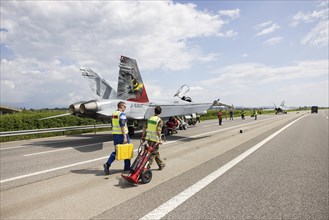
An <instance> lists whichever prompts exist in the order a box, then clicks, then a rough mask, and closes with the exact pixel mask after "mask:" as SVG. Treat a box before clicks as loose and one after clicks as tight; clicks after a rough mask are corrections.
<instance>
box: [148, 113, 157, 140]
mask: <svg viewBox="0 0 329 220" xmlns="http://www.w3.org/2000/svg"><path fill="white" fill-rule="evenodd" d="M160 120H161V118H160V117H158V116H152V117H151V118H149V119H148V120H147V131H146V140H150V141H154V142H158V141H159V137H158V129H157V127H158V124H159V122H160Z"/></svg>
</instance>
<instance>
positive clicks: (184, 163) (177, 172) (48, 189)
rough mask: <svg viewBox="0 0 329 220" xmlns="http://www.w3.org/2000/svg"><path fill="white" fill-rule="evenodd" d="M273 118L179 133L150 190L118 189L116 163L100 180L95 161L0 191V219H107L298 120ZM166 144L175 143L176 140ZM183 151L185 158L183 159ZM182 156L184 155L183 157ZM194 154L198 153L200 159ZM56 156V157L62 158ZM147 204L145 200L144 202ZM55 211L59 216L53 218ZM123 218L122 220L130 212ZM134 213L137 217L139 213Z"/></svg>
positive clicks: (122, 186)
mask: <svg viewBox="0 0 329 220" xmlns="http://www.w3.org/2000/svg"><path fill="white" fill-rule="evenodd" d="M272 117H273V116H272ZM275 117H276V118H274V119H265V118H267V117H265V116H264V121H263V122H262V121H261V120H259V121H257V122H255V121H252V120H248V121H245V122H241V121H240V120H235V121H234V122H229V121H227V123H225V124H224V126H226V127H224V126H223V127H221V128H220V130H221V131H219V132H218V131H217V130H216V129H218V126H217V122H216V121H212V122H211V121H210V122H207V123H202V124H200V125H198V126H197V127H195V128H191V129H189V130H187V131H182V132H180V133H179V134H180V135H181V134H182V136H183V134H184V135H185V134H190V136H189V138H185V139H183V140H179V141H177V142H170V141H168V142H169V143H168V144H166V145H164V146H163V148H162V150H161V152H162V155H163V157H164V158H168V159H167V167H166V168H165V170H163V171H161V172H158V171H156V170H154V179H153V180H152V182H151V183H150V184H146V185H139V186H138V187H131V186H130V185H126V184H122V183H120V180H118V179H116V178H118V177H119V176H120V173H121V170H120V169H121V167H122V164H120V162H117V163H116V167H117V168H116V169H118V170H117V172H116V173H115V174H114V175H111V176H110V177H104V176H103V175H102V170H101V169H100V167H99V165H100V162H99V161H98V162H97V164H96V165H95V164H93V163H91V164H89V167H88V168H81V166H78V168H76V167H75V168H74V169H72V168H70V171H67V173H66V174H65V173H64V174H61V175H60V176H57V177H55V176H52V178H50V177H48V178H46V179H43V181H39V182H36V181H35V182H34V183H30V184H27V185H25V186H21V187H16V188H12V189H9V188H10V187H9V188H7V189H4V190H3V191H2V196H1V204H2V205H1V213H2V214H1V215H2V216H4V217H6V218H13V219H14V218H19V217H21V218H22V217H24V218H27V219H28V218H29V219H34V218H40V219H42V218H44V219H49V218H62V219H64V218H66V219H72V218H74V219H76V218H91V217H93V216H97V217H101V216H102V215H105V216H107V215H108V214H109V213H111V216H115V215H113V212H114V211H115V209H116V208H119V207H121V205H123V206H124V205H125V204H128V203H129V202H130V201H133V200H135V199H137V198H142V197H143V196H142V195H143V194H146V195H148V197H150V194H151V195H152V196H151V197H150V198H156V196H157V195H156V194H154V193H155V192H156V190H157V189H158V188H161V186H162V185H166V184H167V185H170V184H172V183H173V182H172V181H169V180H172V179H175V178H178V179H180V178H184V176H186V175H185V174H186V173H187V172H193V171H194V170H195V169H199V168H200V167H207V166H206V165H205V166H204V165H203V164H204V163H205V162H206V161H207V160H208V161H213V160H211V159H212V158H216V157H218V156H219V155H226V154H227V152H231V153H232V152H233V154H237V153H241V152H243V150H245V149H247V148H248V147H249V146H248V144H247V145H246V146H245V147H244V148H245V149H243V150H241V152H240V151H239V150H236V149H240V148H241V146H243V145H244V144H245V143H248V142H253V141H254V140H257V139H259V138H260V137H261V136H262V135H265V134H266V132H269V133H271V132H272V130H273V129H274V130H276V129H277V128H278V127H280V126H282V123H283V124H286V123H287V122H289V121H291V120H292V119H294V118H296V117H299V115H296V114H295V115H289V114H288V116H275ZM266 120H267V121H266ZM224 122H225V121H224ZM241 123H245V124H246V126H244V125H242V127H234V126H239V125H241ZM251 123H253V124H251ZM207 127H209V128H210V129H209V130H207V132H205V134H204V135H203V136H201V135H199V134H200V130H202V132H203V131H204V130H206V129H207ZM230 128H232V129H230ZM241 128H243V129H244V131H245V133H243V134H238V131H239V129H241ZM225 129H227V130H225ZM271 129H272V130H271ZM264 132H265V134H264ZM198 135H199V136H198ZM172 138H173V139H175V138H176V139H177V136H176V137H175V136H174V137H172ZM135 141H137V140H135ZM216 142H217V145H216ZM219 143H220V144H221V145H222V146H221V149H218V144H219ZM237 146H238V147H237ZM242 148H243V147H242ZM242 148H241V149H242ZM187 150H188V151H190V152H189V153H186V151H187ZM68 152H71V153H72V152H75V153H76V151H74V150H72V151H67V152H65V154H67V153H68ZM183 152H185V155H184V153H183ZM200 152H202V155H201V156H200ZM58 153H59V152H58ZM62 153H63V152H62ZM62 153H61V156H63V154H62ZM71 153H70V154H71ZM86 154H87V153H86ZM88 154H89V153H88ZM107 154H108V153H106V155H107ZM45 155H46V154H45ZM45 155H43V156H45ZM39 156H40V155H39ZM102 156H104V155H102ZM50 158H51V157H50ZM89 159H90V158H89ZM227 160H228V158H225V157H224V158H223V160H220V163H224V162H227ZM215 161H217V160H215ZM1 169H2V168H1ZM206 172H208V169H205V170H203V171H202V172H197V175H192V177H193V178H196V179H193V178H192V180H191V179H188V180H187V181H184V182H183V183H181V184H179V185H178V186H179V187H177V186H174V187H173V186H171V187H169V189H168V188H167V190H164V191H163V192H165V195H161V197H162V198H164V199H166V198H168V196H170V195H171V192H173V194H175V193H176V192H177V190H178V192H179V190H180V189H183V188H184V187H185V186H188V185H190V184H191V182H192V183H193V182H195V181H196V180H197V179H199V178H200V177H201V176H202V175H201V174H203V173H206ZM41 176H43V175H41ZM95 176H96V177H95ZM190 176H191V175H190ZM2 180H3V179H2ZM19 181H21V180H19ZM13 182H17V181H13ZM7 184H8V183H7ZM1 185H3V184H1ZM155 186H156V187H155ZM149 190H151V191H149ZM35 192H39V195H36V193H35ZM23 193H24V194H25V195H24V196H23V197H22V196H14V195H23ZM150 198H148V200H149V199H150ZM153 202H154V203H153ZM158 203H159V202H158V201H152V204H155V205H156V204H158ZM120 204H121V205H120ZM139 204H141V205H143V204H144V203H143V202H140V203H139ZM144 206H145V205H144ZM128 207H129V210H131V205H129V206H128ZM150 207H151V206H150ZM143 208H144V209H145V207H141V209H142V210H143ZM17 209H19V210H20V212H17ZM127 209H128V208H127V207H125V208H124V210H127ZM58 210H62V211H61V212H58ZM120 210H121V212H115V213H119V214H118V216H116V217H114V219H116V218H118V217H120V216H123V215H122V214H123V213H122V209H119V211H120ZM147 211H148V210H144V214H146V213H147ZM100 213H103V214H100ZM125 213H126V214H128V213H130V212H125ZM138 213H142V214H143V212H140V210H139V212H138ZM138 216H139V217H141V216H140V214H139V215H137V217H138ZM107 217H108V216H107ZM107 217H106V218H107ZM128 218H136V212H135V215H134V213H130V214H129V216H128Z"/></svg>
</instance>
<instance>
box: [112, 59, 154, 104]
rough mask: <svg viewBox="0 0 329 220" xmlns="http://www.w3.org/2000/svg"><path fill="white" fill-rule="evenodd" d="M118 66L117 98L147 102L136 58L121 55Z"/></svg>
mask: <svg viewBox="0 0 329 220" xmlns="http://www.w3.org/2000/svg"><path fill="white" fill-rule="evenodd" d="M119 67H120V70H119V79H118V89H117V97H118V99H123V100H128V101H135V102H149V99H148V97H147V93H146V89H145V85H144V84H143V81H142V77H141V75H140V72H139V69H138V66H137V62H136V60H134V59H131V58H129V57H125V56H121V58H120V64H119Z"/></svg>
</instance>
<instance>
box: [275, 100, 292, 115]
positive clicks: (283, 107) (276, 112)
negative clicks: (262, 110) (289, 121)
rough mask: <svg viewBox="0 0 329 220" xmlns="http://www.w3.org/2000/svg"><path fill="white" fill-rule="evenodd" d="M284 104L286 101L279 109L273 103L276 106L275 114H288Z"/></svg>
mask: <svg viewBox="0 0 329 220" xmlns="http://www.w3.org/2000/svg"><path fill="white" fill-rule="evenodd" d="M284 102H285V101H282V102H281V104H280V106H279V107H277V106H276V105H275V103H273V104H274V110H275V114H287V109H288V108H287V107H286V106H285V105H284Z"/></svg>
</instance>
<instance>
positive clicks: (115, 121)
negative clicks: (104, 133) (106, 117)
mask: <svg viewBox="0 0 329 220" xmlns="http://www.w3.org/2000/svg"><path fill="white" fill-rule="evenodd" d="M121 113H122V112H120V111H115V112H114V113H113V114H112V134H122V131H121V127H120V115H121ZM125 130H126V134H128V128H127V123H126V124H125Z"/></svg>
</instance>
